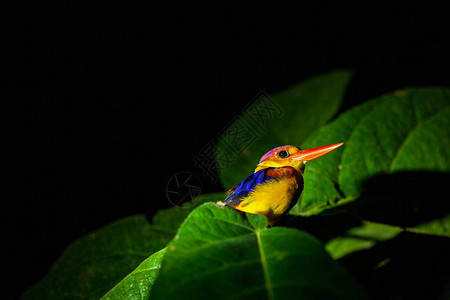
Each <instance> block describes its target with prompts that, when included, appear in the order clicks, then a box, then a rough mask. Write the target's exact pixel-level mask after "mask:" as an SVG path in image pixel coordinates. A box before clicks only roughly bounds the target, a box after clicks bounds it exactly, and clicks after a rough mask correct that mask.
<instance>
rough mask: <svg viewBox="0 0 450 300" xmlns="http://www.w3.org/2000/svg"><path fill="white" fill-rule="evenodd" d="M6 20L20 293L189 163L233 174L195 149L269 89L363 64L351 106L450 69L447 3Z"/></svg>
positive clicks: (132, 11)
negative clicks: (196, 159) (205, 162)
mask: <svg viewBox="0 0 450 300" xmlns="http://www.w3.org/2000/svg"><path fill="white" fill-rule="evenodd" d="M408 5H410V4H408ZM8 25H9V27H8V28H9V29H10V30H9V32H10V33H11V35H10V36H9V37H8V38H7V43H8V45H9V46H11V49H12V52H11V53H10V54H9V56H8V57H7V58H8V61H9V62H11V63H12V64H13V66H14V67H13V69H12V70H11V71H10V72H9V73H8V74H7V75H8V79H7V81H6V83H7V91H8V95H7V99H8V100H10V101H5V102H4V108H5V109H4V110H3V116H4V118H3V119H4V126H3V128H4V132H5V134H4V144H5V146H6V151H5V158H6V162H5V164H6V165H5V168H4V170H5V172H6V177H7V179H6V181H4V183H5V189H4V190H5V191H6V193H5V198H4V202H3V203H4V204H3V209H2V211H3V213H4V214H5V217H4V220H6V226H5V228H6V238H7V249H8V250H9V252H8V254H7V256H6V257H5V259H6V260H7V266H8V267H9V268H8V270H9V271H8V274H9V275H8V276H9V277H10V279H12V281H13V283H12V284H11V285H10V290H12V292H13V293H14V295H15V296H18V295H20V294H21V293H22V292H23V291H24V290H25V289H27V288H28V287H29V286H30V285H32V284H34V283H36V282H37V281H38V280H39V279H40V278H42V277H43V276H44V275H45V273H46V272H47V271H48V269H49V268H50V266H51V265H52V263H53V262H54V261H55V260H56V259H57V257H58V256H59V255H60V254H61V253H62V251H63V250H64V248H65V247H67V246H68V245H69V244H70V243H71V242H73V241H74V240H75V239H77V238H78V237H80V236H82V235H84V234H86V233H89V232H91V231H93V230H95V229H97V228H99V227H101V226H103V225H105V224H107V223H109V222H111V221H113V220H116V219H118V218H120V217H123V216H127V215H131V214H136V213H144V214H147V215H149V216H151V215H152V214H153V213H154V212H155V211H156V210H158V209H160V208H165V207H169V206H170V205H171V204H170V203H169V201H168V200H167V198H166V194H165V187H166V184H167V182H168V180H169V179H170V178H171V177H172V176H173V175H174V174H176V173H177V172H180V171H189V172H194V173H196V174H197V175H198V176H199V177H200V178H201V180H202V182H203V183H204V188H205V191H206V192H210V191H220V190H222V187H221V186H220V185H219V184H212V183H211V182H210V181H209V179H208V178H206V177H203V176H202V173H201V170H199V169H197V168H195V167H194V163H193V161H192V157H193V156H194V155H195V154H197V153H198V152H199V151H200V149H201V148H202V147H203V146H205V145H206V144H207V143H208V142H209V141H210V140H211V139H214V138H216V137H217V134H218V133H219V132H220V131H221V130H222V129H223V128H224V127H225V126H226V125H227V124H228V122H229V121H231V120H232V119H233V117H235V116H236V115H238V114H239V112H240V111H241V110H242V108H243V107H244V106H245V105H246V104H247V103H248V102H249V101H250V100H252V98H253V97H254V96H255V95H256V94H257V93H258V92H259V91H261V90H265V91H267V92H268V93H269V94H270V93H273V92H275V91H278V90H281V89H283V88H285V87H288V86H289V85H292V84H294V83H297V82H298V81H300V80H302V79H304V78H307V77H309V76H312V75H315V74H318V73H321V72H325V71H329V70H332V69H335V68H351V69H353V70H355V71H356V74H355V77H354V78H353V80H352V83H351V85H350V87H349V89H348V92H347V94H346V97H345V101H344V105H343V107H342V109H341V111H343V110H346V109H348V108H349V107H352V106H354V105H356V104H358V103H361V102H363V101H364V100H367V99H370V98H372V97H375V96H377V95H379V94H381V93H384V92H389V91H392V90H394V89H397V88H403V87H407V86H413V85H448V83H449V82H450V80H449V79H450V76H449V75H448V70H449V67H450V64H449V53H450V47H449V45H448V42H449V38H450V28H449V21H448V14H447V12H446V10H445V9H444V8H443V7H431V6H427V7H424V6H417V7H415V8H412V7H410V6H408V7H406V6H405V5H397V6H386V7H373V6H368V7H365V6H364V7H363V6H355V5H344V4H342V3H337V4H332V5H330V4H329V3H326V2H323V1H315V2H314V3H308V4H299V3H297V4H296V5H288V4H284V3H283V4H274V3H272V4H270V5H265V4H263V3H261V2H246V4H232V3H228V2H214V3H202V4H200V3H196V4H192V3H187V2H186V3H174V2H171V3H168V4H167V5H155V4H154V3H151V2H145V3H144V2H141V3H136V2H131V1H130V2H108V4H105V5H104V6H103V5H101V6H100V5H98V4H97V5H95V4H90V5H80V4H78V5H77V4H68V3H60V2H59V1H55V2H54V3H53V4H43V3H35V4H26V5H24V6H23V7H21V8H20V13H19V14H18V16H17V17H15V18H14V20H13V21H11V22H10V23H9V24H8ZM311 100H313V99H311ZM224 188H228V187H224Z"/></svg>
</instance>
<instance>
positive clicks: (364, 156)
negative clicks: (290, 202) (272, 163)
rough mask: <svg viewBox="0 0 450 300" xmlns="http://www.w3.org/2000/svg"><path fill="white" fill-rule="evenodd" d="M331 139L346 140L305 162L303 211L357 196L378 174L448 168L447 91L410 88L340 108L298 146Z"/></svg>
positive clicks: (449, 126)
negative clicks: (330, 151)
mask: <svg viewBox="0 0 450 300" xmlns="http://www.w3.org/2000/svg"><path fill="white" fill-rule="evenodd" d="M329 141H337V142H345V145H344V146H343V147H340V148H339V149H337V150H336V151H334V152H333V155H331V154H330V155H326V156H324V157H322V158H320V159H317V160H314V161H312V162H310V163H308V165H307V167H306V171H305V175H304V179H305V189H304V191H303V195H302V203H301V211H302V213H304V214H308V213H311V212H313V211H314V210H319V209H321V208H323V207H326V206H328V205H330V204H334V203H336V202H338V200H340V199H343V198H347V199H353V198H356V197H358V196H360V195H361V194H362V193H363V187H364V182H366V181H367V180H368V179H369V178H371V177H373V176H376V175H379V174H391V173H395V172H400V171H417V170H421V171H446V172H448V171H450V144H449V143H450V92H449V90H448V89H444V88H410V89H406V90H402V91H397V92H394V93H391V94H386V95H383V96H381V97H379V98H377V99H375V100H372V101H370V102H367V103H365V104H363V105H361V106H358V107H356V108H354V109H352V110H350V111H348V112H347V113H344V114H343V115H341V116H340V117H339V118H338V119H336V120H335V121H334V122H332V123H331V124H329V125H327V126H325V127H323V128H322V129H321V130H319V131H318V132H317V133H315V134H314V135H313V136H311V137H310V138H309V139H308V140H307V141H306V142H305V143H304V144H303V145H302V146H304V147H305V148H308V147H314V146H317V145H322V144H326V143H327V142H329ZM379 188H380V189H381V188H382V187H381V186H380V187H379ZM417 188H419V187H417Z"/></svg>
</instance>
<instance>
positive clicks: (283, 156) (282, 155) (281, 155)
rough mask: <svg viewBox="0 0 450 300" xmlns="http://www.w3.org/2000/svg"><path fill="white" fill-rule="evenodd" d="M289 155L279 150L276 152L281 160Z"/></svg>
mask: <svg viewBox="0 0 450 300" xmlns="http://www.w3.org/2000/svg"><path fill="white" fill-rule="evenodd" d="M289 155H290V154H289V152H287V151H286V150H281V151H280V152H278V156H279V157H281V158H286V157H288V156H289Z"/></svg>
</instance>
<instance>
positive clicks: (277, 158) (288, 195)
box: [218, 143, 344, 226]
mask: <svg viewBox="0 0 450 300" xmlns="http://www.w3.org/2000/svg"><path fill="white" fill-rule="evenodd" d="M343 144H344V143H339V144H333V145H328V146H323V147H317V148H311V149H305V150H302V149H300V148H298V147H295V146H291V145H286V146H281V147H277V148H275V149H272V150H270V151H269V152H267V153H266V154H264V155H263V156H262V157H261V160H260V161H259V163H258V165H257V166H256V169H255V172H254V173H253V174H251V175H250V176H248V177H247V178H245V179H244V180H243V181H242V182H241V183H240V184H238V185H236V186H234V187H233V188H231V189H230V190H229V191H228V194H227V197H226V198H225V200H224V201H223V202H219V203H218V204H219V205H222V206H225V205H228V206H230V207H232V208H234V209H237V210H240V211H243V212H248V213H253V214H260V215H263V216H266V218H267V220H268V223H269V226H273V225H274V224H275V223H276V222H278V221H279V220H280V219H281V218H282V217H283V216H284V215H285V214H286V213H287V212H288V211H289V210H290V209H291V208H292V207H293V206H294V205H295V203H297V200H298V198H299V196H300V194H301V192H302V190H303V177H302V174H303V171H304V169H305V164H306V162H307V161H310V160H313V159H316V158H318V157H320V156H322V155H325V154H327V153H329V152H331V151H333V150H335V149H336V148H338V147H340V146H342V145H343Z"/></svg>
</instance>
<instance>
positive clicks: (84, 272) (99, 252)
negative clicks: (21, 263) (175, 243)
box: [23, 193, 223, 299]
mask: <svg viewBox="0 0 450 300" xmlns="http://www.w3.org/2000/svg"><path fill="white" fill-rule="evenodd" d="M221 199H223V194H222V193H218V194H209V195H204V196H201V197H199V198H198V199H197V200H196V203H195V205H192V203H191V204H188V205H185V206H183V207H172V208H169V209H166V210H162V211H159V212H158V213H157V214H156V215H155V217H154V218H153V223H152V224H150V223H149V222H148V221H147V219H146V217H145V216H143V215H137V216H131V217H126V218H123V219H121V220H118V221H116V222H113V223H111V224H109V225H107V226H105V227H103V228H101V229H99V230H97V231H95V232H93V233H91V234H89V235H87V236H84V237H82V238H80V239H79V240H77V241H75V242H74V243H73V244H72V245H70V246H69V247H68V248H67V249H66V250H65V251H64V253H63V254H62V255H61V257H60V258H59V259H58V260H57V261H56V263H55V264H54V265H53V267H52V268H51V269H50V271H49V272H48V274H47V275H46V276H45V277H44V278H43V279H42V280H41V281H40V282H39V283H38V284H36V285H35V286H34V287H32V288H31V289H30V290H28V291H27V292H26V293H25V294H24V295H23V299H61V298H64V299H99V298H100V297H101V296H103V295H104V294H105V293H106V292H107V291H108V290H110V289H111V288H112V287H114V286H115V285H116V284H117V283H118V282H119V281H120V280H121V279H123V278H124V277H125V276H126V275H127V274H129V273H130V272H131V271H132V270H133V269H134V268H136V266H138V265H139V264H140V263H141V262H142V261H143V260H144V259H147V258H148V257H149V256H150V255H152V254H153V253H155V252H156V251H159V250H160V249H162V248H164V247H165V246H166V245H167V244H168V243H169V242H170V240H171V239H172V238H173V236H174V235H175V233H176V231H177V229H178V226H179V225H180V224H181V222H182V221H183V220H184V219H185V218H186V216H187V215H188V214H189V213H190V212H191V211H192V209H194V208H195V207H197V206H198V205H200V204H202V203H204V202H206V201H218V200H221Z"/></svg>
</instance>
